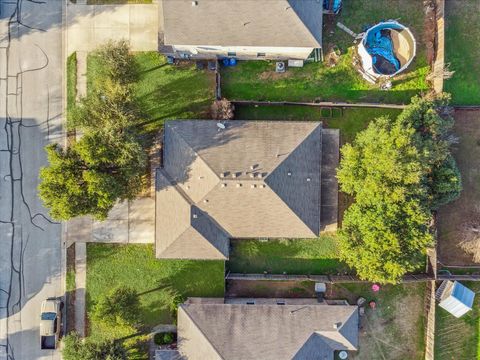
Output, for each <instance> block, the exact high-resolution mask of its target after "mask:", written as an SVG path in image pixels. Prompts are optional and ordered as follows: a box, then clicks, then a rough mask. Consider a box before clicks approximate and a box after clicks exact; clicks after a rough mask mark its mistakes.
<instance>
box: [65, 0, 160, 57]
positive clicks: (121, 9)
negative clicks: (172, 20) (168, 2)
mask: <svg viewBox="0 0 480 360" xmlns="http://www.w3.org/2000/svg"><path fill="white" fill-rule="evenodd" d="M158 18H159V10H158V4H148V5H141V4H135V5H74V4H69V5H68V6H67V24H68V28H67V32H68V35H67V44H66V46H67V54H71V53H72V52H74V51H92V50H94V49H95V48H96V47H98V45H101V44H103V43H105V42H106V41H108V40H122V39H125V40H128V41H129V42H130V47H131V49H132V50H133V51H156V50H157V49H158V34H159V28H158Z"/></svg>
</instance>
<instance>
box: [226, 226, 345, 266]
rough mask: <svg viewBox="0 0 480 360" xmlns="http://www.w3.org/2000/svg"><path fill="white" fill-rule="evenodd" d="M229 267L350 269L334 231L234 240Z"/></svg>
mask: <svg viewBox="0 0 480 360" xmlns="http://www.w3.org/2000/svg"><path fill="white" fill-rule="evenodd" d="M230 244H231V247H232V251H231V252H230V260H229V261H227V263H226V266H227V269H228V270H229V271H231V272H234V273H263V272H264V271H267V272H268V273H271V274H282V273H284V272H286V273H287V274H302V275H307V274H337V273H339V272H345V271H348V270H349V269H348V267H347V266H346V265H345V264H343V263H342V262H340V261H339V260H338V249H337V243H336V238H335V235H334V234H332V235H322V236H320V238H318V239H285V240H269V241H266V242H262V241H259V240H231V242H230Z"/></svg>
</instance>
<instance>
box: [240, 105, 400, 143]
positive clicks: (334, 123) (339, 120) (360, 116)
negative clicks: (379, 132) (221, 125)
mask: <svg viewBox="0 0 480 360" xmlns="http://www.w3.org/2000/svg"><path fill="white" fill-rule="evenodd" d="M400 112H401V110H398V109H376V108H346V109H343V111H342V109H340V108H333V109H332V110H330V109H325V108H323V109H322V108H318V107H307V106H296V105H295V106H293V105H289V106H273V105H272V106H250V105H248V106H246V105H245V106H244V105H237V106H236V107H235V118H237V119H243V120H314V121H323V125H324V126H325V127H327V128H333V129H340V135H341V138H342V143H345V142H349V141H352V140H353V139H354V138H355V134H356V133H357V132H359V131H361V130H363V129H365V127H366V126H367V125H368V123H369V122H370V121H371V120H373V119H375V118H378V117H380V116H389V117H390V118H395V117H396V116H398V114H400Z"/></svg>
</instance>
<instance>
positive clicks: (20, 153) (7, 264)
mask: <svg viewBox="0 0 480 360" xmlns="http://www.w3.org/2000/svg"><path fill="white" fill-rule="evenodd" d="M63 3H64V1H63V0H0V360H4V359H6V360H33V359H60V353H59V352H58V351H50V350H47V351H41V350H40V337H39V314H40V305H41V302H42V301H43V300H44V299H45V298H47V297H58V296H62V295H63V284H62V271H61V269H62V265H61V264H62V240H61V226H60V224H58V223H54V222H52V221H51V220H50V219H49V217H48V213H47V211H46V210H45V209H44V208H43V207H42V203H41V201H40V200H39V199H38V197H37V190H36V189H37V185H38V181H39V180H38V172H39V169H40V167H42V166H44V165H46V157H45V153H44V151H43V148H44V146H45V145H46V144H48V143H50V142H60V143H63V134H62V131H63V129H62V124H63V119H62V118H63V116H62V109H63V85H62V81H63V60H62V59H63V55H62V48H63V47H62V11H63V6H64V4H63Z"/></svg>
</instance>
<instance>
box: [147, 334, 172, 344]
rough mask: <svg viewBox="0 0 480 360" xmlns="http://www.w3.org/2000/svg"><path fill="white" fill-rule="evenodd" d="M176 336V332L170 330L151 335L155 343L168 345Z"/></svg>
mask: <svg viewBox="0 0 480 360" xmlns="http://www.w3.org/2000/svg"><path fill="white" fill-rule="evenodd" d="M176 338H177V336H176V334H174V333H172V332H166V333H157V334H155V336H154V337H153V341H154V342H155V344H157V345H169V344H171V343H173V342H174V341H175V340H176Z"/></svg>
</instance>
